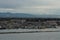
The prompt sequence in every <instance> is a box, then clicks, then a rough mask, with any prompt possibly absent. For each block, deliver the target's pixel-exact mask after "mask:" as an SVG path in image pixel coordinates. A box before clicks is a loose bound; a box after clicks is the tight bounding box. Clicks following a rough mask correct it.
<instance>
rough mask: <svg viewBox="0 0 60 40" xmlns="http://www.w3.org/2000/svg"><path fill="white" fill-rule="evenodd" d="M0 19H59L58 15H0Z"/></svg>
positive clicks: (8, 13)
mask: <svg viewBox="0 0 60 40" xmlns="http://www.w3.org/2000/svg"><path fill="white" fill-rule="evenodd" d="M0 18H60V15H45V14H42V15H33V14H27V13H10V12H7V13H0Z"/></svg>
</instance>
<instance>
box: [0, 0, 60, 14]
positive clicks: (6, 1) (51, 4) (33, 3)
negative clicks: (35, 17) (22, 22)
mask: <svg viewBox="0 0 60 40" xmlns="http://www.w3.org/2000/svg"><path fill="white" fill-rule="evenodd" d="M59 9H60V0H0V11H10V12H23V13H34V14H35V13H37V14H54V12H55V11H57V10H59ZM57 12H58V11H57Z"/></svg>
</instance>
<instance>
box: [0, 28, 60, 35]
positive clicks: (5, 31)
mask: <svg viewBox="0 0 60 40" xmlns="http://www.w3.org/2000/svg"><path fill="white" fill-rule="evenodd" d="M38 32H60V29H6V30H0V34H12V33H38Z"/></svg>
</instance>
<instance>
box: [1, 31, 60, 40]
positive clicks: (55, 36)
mask: <svg viewBox="0 0 60 40" xmlns="http://www.w3.org/2000/svg"><path fill="white" fill-rule="evenodd" d="M0 40H60V32H40V33H16V34H0Z"/></svg>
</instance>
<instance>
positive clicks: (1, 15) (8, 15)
mask: <svg viewBox="0 0 60 40" xmlns="http://www.w3.org/2000/svg"><path fill="white" fill-rule="evenodd" d="M34 17H35V16H34V15H32V14H27V13H0V18H34Z"/></svg>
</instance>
